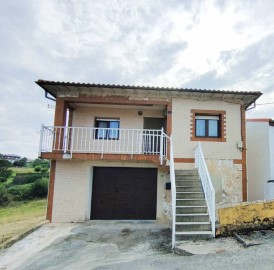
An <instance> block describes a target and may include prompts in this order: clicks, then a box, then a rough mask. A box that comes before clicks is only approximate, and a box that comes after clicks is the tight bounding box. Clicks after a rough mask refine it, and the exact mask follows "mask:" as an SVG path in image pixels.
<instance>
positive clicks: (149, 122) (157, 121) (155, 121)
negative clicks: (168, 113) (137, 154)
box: [143, 117, 166, 154]
mask: <svg viewBox="0 0 274 270" xmlns="http://www.w3.org/2000/svg"><path fill="white" fill-rule="evenodd" d="M162 128H164V132H165V129H166V119H165V118H148V117H145V118H144V129H145V130H144V134H143V151H144V153H145V154H159V153H160V142H161V129H162Z"/></svg>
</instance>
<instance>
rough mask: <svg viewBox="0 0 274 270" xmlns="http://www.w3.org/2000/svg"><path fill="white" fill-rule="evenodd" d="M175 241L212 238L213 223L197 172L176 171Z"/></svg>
mask: <svg viewBox="0 0 274 270" xmlns="http://www.w3.org/2000/svg"><path fill="white" fill-rule="evenodd" d="M175 180H176V223H175V239H176V241H177V240H183V239H188V238H207V237H212V232H211V223H210V221H209V215H208V210H207V205H206V201H205V196H204V191H203V187H202V183H201V181H200V179H199V175H198V171H197V170H176V171H175Z"/></svg>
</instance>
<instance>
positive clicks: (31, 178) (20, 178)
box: [12, 173, 49, 185]
mask: <svg viewBox="0 0 274 270" xmlns="http://www.w3.org/2000/svg"><path fill="white" fill-rule="evenodd" d="M48 177H49V174H48V173H17V174H16V176H15V177H14V179H13V182H12V184H13V185H24V184H29V183H34V182H35V181H36V180H38V179H41V178H48Z"/></svg>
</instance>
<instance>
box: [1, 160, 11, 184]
mask: <svg viewBox="0 0 274 270" xmlns="http://www.w3.org/2000/svg"><path fill="white" fill-rule="evenodd" d="M10 167H12V163H10V162H9V161H8V160H4V159H0V181H1V182H6V181H7V179H8V178H9V177H10V176H11V174H12V171H11V170H10V169H9V168H10Z"/></svg>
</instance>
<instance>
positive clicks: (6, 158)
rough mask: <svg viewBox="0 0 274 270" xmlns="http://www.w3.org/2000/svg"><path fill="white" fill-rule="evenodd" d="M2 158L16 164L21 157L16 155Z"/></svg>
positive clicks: (6, 155)
mask: <svg viewBox="0 0 274 270" xmlns="http://www.w3.org/2000/svg"><path fill="white" fill-rule="evenodd" d="M2 158H3V159H5V160H8V161H9V162H11V163H14V162H15V161H17V160H19V159H20V158H21V157H20V156H18V155H15V154H4V155H2Z"/></svg>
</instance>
